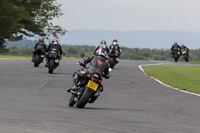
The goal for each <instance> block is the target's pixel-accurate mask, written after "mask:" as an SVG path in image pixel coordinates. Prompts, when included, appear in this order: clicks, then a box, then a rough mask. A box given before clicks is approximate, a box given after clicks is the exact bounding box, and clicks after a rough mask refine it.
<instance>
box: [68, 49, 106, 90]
mask: <svg viewBox="0 0 200 133" xmlns="http://www.w3.org/2000/svg"><path fill="white" fill-rule="evenodd" d="M106 56H107V51H106V49H104V48H102V47H101V48H99V49H98V53H96V55H91V56H89V57H88V58H87V59H84V60H83V61H81V62H79V63H80V65H81V66H84V67H85V66H86V64H88V63H90V66H89V67H88V68H87V69H85V70H84V71H79V70H78V71H76V72H75V73H74V74H73V82H74V85H73V86H72V88H69V89H67V92H71V91H76V90H78V89H79V84H80V83H79V82H80V80H81V79H84V78H85V77H86V76H87V75H88V74H94V73H98V74H100V75H102V76H103V77H105V78H106V79H108V78H109V77H110V75H109V64H108V62H107V60H106ZM100 87H101V89H100V92H102V91H103V85H102V84H101V86H100Z"/></svg>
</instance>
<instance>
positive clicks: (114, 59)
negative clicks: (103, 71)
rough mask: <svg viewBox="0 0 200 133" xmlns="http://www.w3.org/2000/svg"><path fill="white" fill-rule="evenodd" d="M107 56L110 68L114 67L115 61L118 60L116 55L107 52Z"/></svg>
mask: <svg viewBox="0 0 200 133" xmlns="http://www.w3.org/2000/svg"><path fill="white" fill-rule="evenodd" d="M108 56H109V58H108V63H109V65H110V68H111V69H114V67H115V65H116V64H117V63H119V61H118V60H117V56H116V55H115V54H114V55H113V54H109V55H108Z"/></svg>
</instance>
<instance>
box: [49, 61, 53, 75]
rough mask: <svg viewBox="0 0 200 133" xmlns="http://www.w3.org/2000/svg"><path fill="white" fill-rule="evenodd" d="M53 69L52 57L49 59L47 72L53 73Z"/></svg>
mask: <svg viewBox="0 0 200 133" xmlns="http://www.w3.org/2000/svg"><path fill="white" fill-rule="evenodd" d="M53 69H54V59H50V60H49V73H53Z"/></svg>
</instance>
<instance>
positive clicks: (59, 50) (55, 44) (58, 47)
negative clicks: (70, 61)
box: [45, 39, 63, 67]
mask: <svg viewBox="0 0 200 133" xmlns="http://www.w3.org/2000/svg"><path fill="white" fill-rule="evenodd" d="M52 49H56V52H57V53H58V56H59V60H61V55H62V54H63V50H62V47H61V45H60V44H59V43H58V40H57V39H53V41H52V43H50V44H49V46H48V48H47V49H46V52H47V59H46V65H45V66H46V67H47V66H48V60H49V51H51V50H52Z"/></svg>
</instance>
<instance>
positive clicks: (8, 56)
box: [0, 55, 80, 58]
mask: <svg viewBox="0 0 200 133" xmlns="http://www.w3.org/2000/svg"><path fill="white" fill-rule="evenodd" d="M63 57H68V58H70V57H73V58H80V56H79V55H64V56H63ZM0 58H32V55H0Z"/></svg>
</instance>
